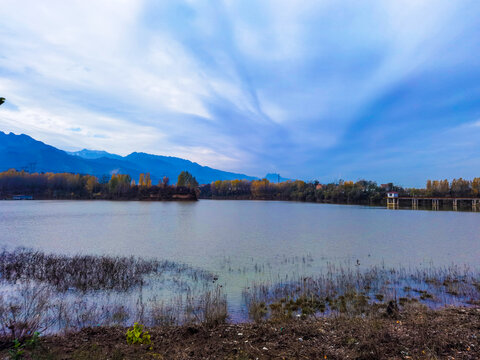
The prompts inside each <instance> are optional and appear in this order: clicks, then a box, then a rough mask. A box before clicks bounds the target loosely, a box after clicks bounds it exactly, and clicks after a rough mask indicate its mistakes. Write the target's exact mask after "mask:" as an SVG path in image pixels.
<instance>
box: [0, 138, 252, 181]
mask: <svg viewBox="0 0 480 360" xmlns="http://www.w3.org/2000/svg"><path fill="white" fill-rule="evenodd" d="M8 169H17V170H26V171H30V172H72V173H80V174H91V175H95V176H97V177H99V178H101V177H102V176H107V177H110V176H111V174H114V173H122V174H129V175H130V176H131V177H132V178H133V179H138V177H139V175H140V174H141V173H146V172H149V173H150V175H151V177H152V182H153V183H157V182H158V181H159V180H161V179H162V178H163V177H164V176H167V177H168V178H169V179H170V180H171V182H175V181H176V179H177V177H178V174H179V173H180V172H182V171H184V170H186V171H189V172H190V173H192V174H193V175H194V176H195V177H196V179H197V181H198V182H199V183H200V184H206V183H210V182H212V181H215V180H234V179H247V180H253V179H256V178H255V177H252V176H248V175H245V174H237V173H232V172H227V171H222V170H217V169H213V168H211V167H208V166H202V165H200V164H197V163H195V162H192V161H189V160H185V159H181V158H177V157H171V156H160V155H151V154H146V153H140V152H134V153H131V154H130V155H127V156H120V155H115V154H110V153H108V152H105V151H98V150H87V149H84V150H81V151H78V152H66V151H63V150H60V149H57V148H55V147H53V146H50V145H47V144H45V143H43V142H41V141H37V140H35V139H33V138H32V137H30V136H28V135H24V134H22V135H15V134H13V133H10V134H6V133H4V132H1V131H0V171H6V170H8Z"/></svg>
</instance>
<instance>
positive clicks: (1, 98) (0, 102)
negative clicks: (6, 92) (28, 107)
mask: <svg viewBox="0 0 480 360" xmlns="http://www.w3.org/2000/svg"><path fill="white" fill-rule="evenodd" d="M4 102H5V98H4V97H0V105H2V104H3V103H4Z"/></svg>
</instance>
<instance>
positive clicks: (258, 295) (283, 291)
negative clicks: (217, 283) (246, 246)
mask: <svg viewBox="0 0 480 360" xmlns="http://www.w3.org/2000/svg"><path fill="white" fill-rule="evenodd" d="M478 278H479V272H478V271H472V270H470V269H469V268H467V267H465V268H460V267H458V266H450V267H446V268H435V267H433V266H432V267H429V268H423V269H413V270H411V269H410V270H407V269H405V268H385V267H383V266H382V267H375V266H374V267H371V268H367V269H364V270H360V269H359V268H358V267H355V268H350V267H341V266H340V267H338V266H335V265H329V266H328V268H327V271H326V272H324V273H321V274H318V275H317V276H315V277H299V278H296V279H293V280H292V279H289V280H288V281H279V282H273V283H269V282H262V283H260V282H259V283H253V284H251V285H250V286H248V287H246V288H245V289H244V291H243V298H244V301H245V304H246V306H247V308H248V311H249V317H250V319H252V320H254V321H259V320H263V319H273V320H281V321H283V320H286V319H290V318H294V317H297V318H301V319H306V318H308V317H312V316H313V317H316V316H319V315H322V316H327V315H342V316H354V317H355V316H366V315H370V314H372V313H375V314H384V315H386V316H392V314H393V315H394V314H397V313H398V311H399V309H398V306H401V307H405V306H414V305H415V306H416V305H417V304H420V303H422V304H425V305H427V306H429V307H431V308H438V307H441V306H445V305H449V304H462V305H464V306H468V305H474V304H478V303H480V287H479V286H478ZM264 304H265V305H264ZM265 309H266V310H265ZM389 310H390V313H391V314H389Z"/></svg>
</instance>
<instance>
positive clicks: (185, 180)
mask: <svg viewBox="0 0 480 360" xmlns="http://www.w3.org/2000/svg"><path fill="white" fill-rule="evenodd" d="M177 186H185V187H188V188H197V187H198V182H197V179H195V178H194V177H193V175H192V174H190V173H189V172H188V171H182V172H181V173H180V175H178V180H177Z"/></svg>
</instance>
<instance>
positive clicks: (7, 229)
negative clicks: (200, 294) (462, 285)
mask: <svg viewBox="0 0 480 360" xmlns="http://www.w3.org/2000/svg"><path fill="white" fill-rule="evenodd" d="M0 246H6V247H8V248H13V247H16V246H24V247H29V248H35V249H41V250H44V251H46V252H58V253H67V254H76V253H88V254H109V255H136V256H144V257H145V256H146V257H157V258H160V259H169V260H175V261H179V262H184V263H188V264H191V265H193V266H196V267H200V268H203V269H206V270H210V271H213V272H215V273H217V274H218V275H219V276H220V281H221V282H222V283H223V284H224V286H225V289H226V291H227V293H228V296H229V301H232V300H233V301H234V302H238V301H240V297H241V296H240V295H241V289H242V288H243V287H244V286H246V284H248V283H249V282H251V281H253V280H258V279H271V280H275V279H278V278H284V277H285V276H292V274H308V273H315V272H316V271H319V270H320V269H321V268H322V267H323V266H325V265H326V264H327V263H329V262H330V263H340V264H344V265H345V264H347V265H348V264H350V265H354V264H356V263H357V259H358V261H359V263H360V264H361V266H364V265H366V266H368V265H375V264H386V265H387V266H398V265H402V266H406V267H408V266H422V265H428V264H431V263H432V264H434V265H437V266H438V265H440V266H441V265H449V264H452V263H456V264H467V265H471V266H474V267H476V266H478V265H480V263H479V259H480V213H465V212H461V213H460V212H453V211H452V212H448V211H445V212H443V211H442V212H433V211H411V210H387V209H384V208H374V207H363V206H346V205H326V204H309V203H296V202H273V201H212V200H202V201H198V202H135V201H129V202H121V201H0Z"/></svg>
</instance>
